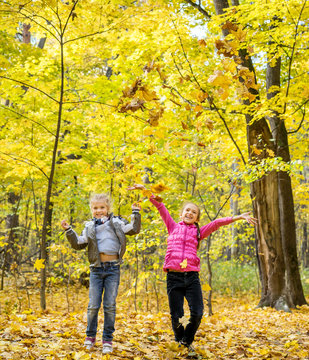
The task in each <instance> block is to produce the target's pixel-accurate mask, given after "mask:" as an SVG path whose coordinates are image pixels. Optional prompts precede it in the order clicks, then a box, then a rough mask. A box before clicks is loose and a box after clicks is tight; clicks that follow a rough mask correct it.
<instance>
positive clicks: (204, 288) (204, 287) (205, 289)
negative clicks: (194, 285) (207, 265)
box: [202, 283, 211, 291]
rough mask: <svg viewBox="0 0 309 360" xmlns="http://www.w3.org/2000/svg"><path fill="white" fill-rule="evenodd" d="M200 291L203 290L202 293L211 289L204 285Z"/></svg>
mask: <svg viewBox="0 0 309 360" xmlns="http://www.w3.org/2000/svg"><path fill="white" fill-rule="evenodd" d="M202 289H203V291H210V290H211V287H210V286H209V284H207V283H206V284H204V285H203V286H202Z"/></svg>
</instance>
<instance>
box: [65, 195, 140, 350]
mask: <svg viewBox="0 0 309 360" xmlns="http://www.w3.org/2000/svg"><path fill="white" fill-rule="evenodd" d="M110 208H111V203H110V199H109V197H108V196H107V195H105V194H94V195H93V196H92V197H91V199H90V209H91V213H92V216H93V219H92V220H91V221H88V222H86V224H85V228H84V230H83V232H82V234H81V236H79V235H77V233H76V232H75V231H74V230H73V229H72V227H71V226H70V225H69V224H68V223H67V222H66V220H62V221H61V226H62V227H63V229H65V234H66V237H67V239H68V240H69V242H70V244H71V246H72V247H73V249H76V250H81V249H84V248H86V247H88V259H89V262H90V282H89V304H88V310H87V330H86V339H85V343H84V345H85V347H86V348H87V349H88V350H91V349H92V348H93V347H94V344H95V340H96V333H97V325H98V312H99V310H100V307H101V302H102V297H103V309H104V329H103V354H107V353H110V352H112V351H113V347H112V340H113V333H114V331H115V317H116V297H117V293H118V286H119V280H120V264H121V262H122V257H123V255H124V253H125V250H126V235H135V234H138V233H139V231H140V227H141V215H140V213H139V211H140V206H139V205H138V204H133V205H132V215H131V222H130V223H129V222H128V221H126V220H125V219H123V218H121V217H120V216H114V215H113V214H112V213H110Z"/></svg>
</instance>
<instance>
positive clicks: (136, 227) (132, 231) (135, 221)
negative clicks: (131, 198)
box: [114, 203, 141, 235]
mask: <svg viewBox="0 0 309 360" xmlns="http://www.w3.org/2000/svg"><path fill="white" fill-rule="evenodd" d="M140 210H141V207H140V205H139V204H137V203H134V204H133V205H132V215H131V221H130V222H127V221H124V219H122V220H120V221H119V224H120V226H121V228H122V231H123V232H124V233H125V234H126V235H136V234H138V233H139V232H140V231H141V214H140ZM114 222H117V218H116V219H115V220H114Z"/></svg>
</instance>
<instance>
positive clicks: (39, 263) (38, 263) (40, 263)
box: [33, 259, 45, 271]
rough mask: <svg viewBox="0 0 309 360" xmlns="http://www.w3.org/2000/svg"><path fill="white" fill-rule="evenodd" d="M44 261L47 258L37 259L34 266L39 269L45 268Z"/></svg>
mask: <svg viewBox="0 0 309 360" xmlns="http://www.w3.org/2000/svg"><path fill="white" fill-rule="evenodd" d="M44 261H45V259H36V261H35V263H34V265H33V266H34V268H35V269H37V270H38V271H40V270H41V269H44V268H45V265H44Z"/></svg>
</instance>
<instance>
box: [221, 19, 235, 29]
mask: <svg viewBox="0 0 309 360" xmlns="http://www.w3.org/2000/svg"><path fill="white" fill-rule="evenodd" d="M222 29H223V30H225V29H227V30H229V31H231V30H232V31H237V29H238V25H237V24H235V23H233V22H232V21H227V22H226V23H225V24H223V25H222Z"/></svg>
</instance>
